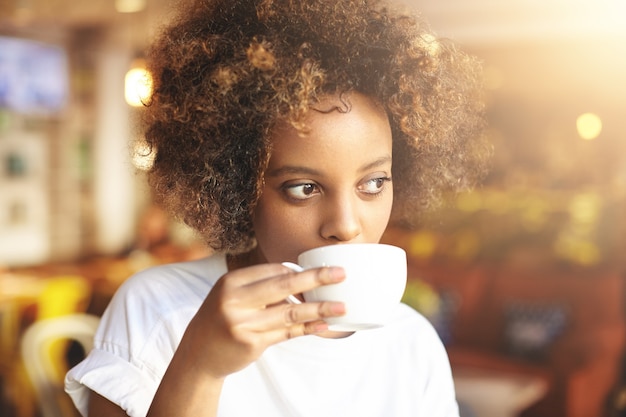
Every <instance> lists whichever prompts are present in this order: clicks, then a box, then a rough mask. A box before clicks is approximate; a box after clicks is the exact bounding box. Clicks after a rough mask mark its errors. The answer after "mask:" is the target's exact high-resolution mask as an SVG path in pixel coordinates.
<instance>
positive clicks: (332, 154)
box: [270, 93, 391, 166]
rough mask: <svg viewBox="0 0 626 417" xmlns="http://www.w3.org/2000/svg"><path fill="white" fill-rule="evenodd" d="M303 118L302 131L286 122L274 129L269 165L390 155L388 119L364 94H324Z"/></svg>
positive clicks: (380, 107)
mask: <svg viewBox="0 0 626 417" xmlns="http://www.w3.org/2000/svg"><path fill="white" fill-rule="evenodd" d="M303 121H304V126H305V127H304V129H301V130H300V129H296V128H295V127H294V126H292V125H291V124H287V123H282V124H279V125H277V126H276V127H275V128H274V129H273V130H272V132H271V135H270V142H271V145H272V151H271V157H270V166H272V165H274V166H275V165H276V164H282V163H287V162H290V160H297V161H298V162H300V163H303V164H323V163H326V162H328V161H332V162H333V163H337V162H341V161H342V160H343V161H348V160H354V159H362V158H380V157H382V156H386V155H387V154H389V157H390V156H391V128H390V125H389V119H388V117H387V115H386V113H385V111H384V109H383V107H382V106H380V105H379V104H377V103H376V102H375V101H374V100H372V99H370V98H369V97H367V96H364V95H362V94H359V93H351V94H349V95H344V96H341V97H339V96H327V97H324V98H323V99H322V100H320V101H319V102H318V103H317V104H316V105H315V106H314V107H313V108H311V109H310V110H309V111H308V112H307V114H306V116H305V117H304V120H303Z"/></svg>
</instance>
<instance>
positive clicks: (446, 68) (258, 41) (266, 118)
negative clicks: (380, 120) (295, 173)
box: [144, 0, 488, 252]
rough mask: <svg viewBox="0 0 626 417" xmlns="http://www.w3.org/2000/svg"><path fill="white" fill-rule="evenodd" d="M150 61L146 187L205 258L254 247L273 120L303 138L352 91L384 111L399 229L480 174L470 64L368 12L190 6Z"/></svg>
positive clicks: (208, 3) (223, 3)
mask: <svg viewBox="0 0 626 417" xmlns="http://www.w3.org/2000/svg"><path fill="white" fill-rule="evenodd" d="M148 59H149V70H150V71H151V73H152V74H153V77H154V92H153V95H152V97H151V99H150V101H149V103H147V104H146V111H145V119H144V127H145V134H146V140H147V141H148V144H149V145H150V147H151V149H152V150H153V151H154V152H156V155H155V158H154V164H153V166H152V167H151V169H150V172H149V180H150V184H151V186H152V188H153V190H154V193H155V198H156V199H157V201H159V202H160V203H162V204H163V205H164V206H165V207H166V208H167V209H168V210H169V211H170V212H171V213H172V214H174V215H175V216H177V217H179V218H180V219H181V220H182V221H184V222H185V223H186V224H188V225H189V226H191V227H192V228H194V229H195V230H197V231H198V232H199V233H200V234H201V235H202V237H203V238H204V239H205V240H206V242H207V243H208V245H209V246H210V247H212V248H213V249H215V250H218V251H230V252H238V251H242V250H245V249H247V248H250V247H251V246H252V245H253V244H254V230H253V227H252V220H251V219H252V212H253V210H254V208H255V205H256V203H257V201H258V198H259V195H260V193H261V191H262V185H263V175H264V170H265V168H266V166H267V162H268V159H269V154H270V143H269V141H268V137H269V133H270V131H271V129H272V127H273V126H275V125H276V123H278V122H287V123H290V124H292V125H293V126H294V127H295V128H297V129H299V130H300V131H302V132H306V125H305V124H304V120H305V114H306V112H307V111H308V109H309V108H310V107H311V106H312V105H314V104H315V103H316V102H317V101H319V99H320V97H321V96H322V95H326V94H343V93H347V92H350V91H358V92H360V93H362V94H365V95H367V96H369V97H371V98H373V99H374V100H376V101H377V102H379V103H380V104H381V105H382V106H383V107H384V108H385V111H386V112H387V114H388V116H389V119H390V123H391V128H392V137H393V179H394V213H393V218H394V219H395V220H397V221H402V220H403V219H404V220H406V219H412V218H413V219H414V218H415V217H416V215H415V213H419V212H420V211H421V210H423V209H424V208H426V207H430V206H431V205H432V203H433V202H436V201H438V200H439V199H440V197H441V196H442V193H444V192H447V191H450V190H460V189H467V188H471V187H473V186H474V185H475V184H476V182H477V181H478V180H479V179H480V178H481V177H482V176H483V174H484V172H485V164H484V163H483V162H484V161H485V155H486V153H488V152H487V149H488V146H486V142H485V141H484V140H483V139H484V135H483V134H482V132H483V129H484V122H483V113H484V111H483V110H484V109H483V104H482V100H481V88H480V71H479V65H478V63H477V61H476V60H475V59H474V58H473V57H471V56H469V55H467V54H465V53H464V52H462V51H460V50H459V49H457V47H456V46H455V45H454V44H453V43H451V42H449V41H447V40H444V39H437V38H436V37H435V36H434V35H433V34H432V33H431V32H430V30H429V29H428V27H427V26H426V24H425V23H423V22H421V21H420V20H419V19H418V18H416V17H413V16H410V15H408V14H404V13H400V12H394V11H392V10H391V9H390V8H389V7H387V6H384V5H382V4H379V2H378V1H375V0H371V1H370V0H197V1H192V2H187V3H184V4H183V5H182V9H181V10H180V11H179V14H178V15H177V17H176V18H174V20H173V22H172V23H171V24H170V25H169V26H168V27H166V28H165V29H164V30H163V31H162V33H161V34H160V35H159V37H158V38H157V39H156V41H155V42H154V44H153V45H152V47H151V49H150V51H149V55H148Z"/></svg>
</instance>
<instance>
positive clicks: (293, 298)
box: [281, 262, 304, 304]
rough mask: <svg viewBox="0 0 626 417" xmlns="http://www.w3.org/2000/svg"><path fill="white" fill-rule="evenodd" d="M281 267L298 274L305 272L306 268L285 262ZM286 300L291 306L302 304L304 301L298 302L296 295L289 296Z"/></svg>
mask: <svg viewBox="0 0 626 417" xmlns="http://www.w3.org/2000/svg"><path fill="white" fill-rule="evenodd" d="M281 265H283V266H286V267H287V268H289V269H291V270H292V271H296V272H302V271H304V268H302V267H301V266H300V265H298V264H294V263H293V262H283V263H282V264H281ZM285 300H286V301H287V302H288V303H289V304H302V301H300V300H298V299H297V298H296V296H295V295H289V296H288V297H287V298H285Z"/></svg>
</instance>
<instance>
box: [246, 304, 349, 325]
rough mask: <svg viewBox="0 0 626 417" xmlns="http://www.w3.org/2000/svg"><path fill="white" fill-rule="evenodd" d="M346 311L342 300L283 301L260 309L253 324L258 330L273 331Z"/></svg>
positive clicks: (339, 314)
mask: <svg viewBox="0 0 626 417" xmlns="http://www.w3.org/2000/svg"><path fill="white" fill-rule="evenodd" d="M345 313H346V308H345V305H344V303H341V302H334V301H333V302H331V301H327V302H321V303H303V304H285V303H283V304H277V305H275V306H272V307H270V308H267V309H265V310H262V311H260V312H259V313H258V314H257V315H256V318H255V320H254V323H251V325H253V326H254V327H255V328H256V329H258V331H271V330H275V329H284V328H286V327H291V326H294V325H297V324H303V323H311V322H315V321H320V320H323V319H325V318H328V317H339V316H343V315H344V314H345Z"/></svg>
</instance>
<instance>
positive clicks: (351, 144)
mask: <svg viewBox="0 0 626 417" xmlns="http://www.w3.org/2000/svg"><path fill="white" fill-rule="evenodd" d="M347 101H348V102H349V103H350V104H351V108H350V110H349V111H347V112H340V111H337V110H336V109H335V110H332V111H328V110H329V109H332V108H333V107H335V106H336V107H339V108H345V106H344V105H342V104H341V102H340V101H339V98H338V97H334V96H333V97H328V98H326V99H324V100H323V101H321V102H320V104H319V105H318V106H317V107H316V109H315V110H311V111H310V112H309V114H308V118H307V126H308V127H309V128H310V130H309V132H308V133H307V134H306V135H303V136H300V135H299V134H298V132H297V131H296V130H295V129H294V128H293V127H291V126H279V127H277V128H276V129H275V130H274V131H273V133H272V136H271V140H272V146H273V147H272V153H271V157H270V160H269V165H268V168H267V170H266V172H265V186H264V188H263V190H262V194H261V197H260V199H259V202H258V205H257V207H256V209H255V212H254V218H253V223H254V230H255V233H256V238H257V242H258V246H257V249H256V251H257V253H256V255H257V257H258V260H259V261H266V262H283V261H292V262H295V261H296V258H297V256H298V254H300V253H301V252H303V251H305V250H307V249H312V248H315V247H318V246H324V245H330V244H338V243H369V242H378V241H379V240H380V238H381V236H382V234H383V232H384V231H385V228H386V227H387V223H388V222H389V216H390V213H391V206H392V201H393V187H392V183H391V149H392V140H391V128H390V126H389V120H388V118H387V115H386V114H385V112H384V110H383V109H382V108H381V107H380V106H378V105H376V104H375V102H374V101H372V100H371V99H369V98H368V97H366V96H364V95H361V94H358V93H351V94H350V95H348V96H347Z"/></svg>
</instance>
